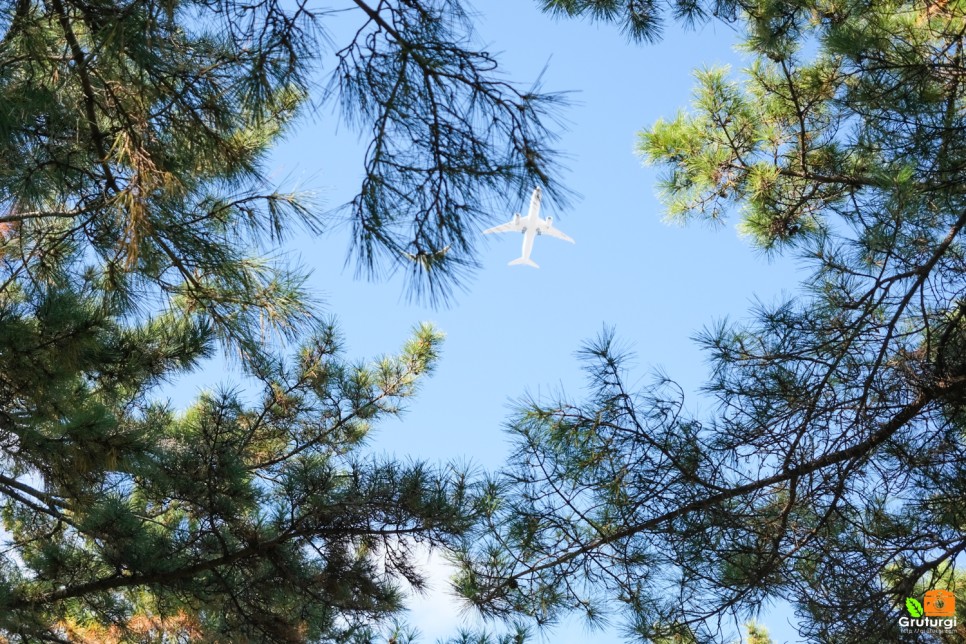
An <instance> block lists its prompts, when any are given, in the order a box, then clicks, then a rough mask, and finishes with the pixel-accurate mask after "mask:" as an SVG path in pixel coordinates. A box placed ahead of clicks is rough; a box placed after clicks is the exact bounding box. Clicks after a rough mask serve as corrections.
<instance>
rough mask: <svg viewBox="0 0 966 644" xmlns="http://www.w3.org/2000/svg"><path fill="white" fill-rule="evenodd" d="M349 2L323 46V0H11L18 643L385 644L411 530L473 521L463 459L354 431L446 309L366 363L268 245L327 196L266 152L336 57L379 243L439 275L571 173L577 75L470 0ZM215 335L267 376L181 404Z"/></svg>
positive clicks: (5, 378)
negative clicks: (514, 78) (502, 69)
mask: <svg viewBox="0 0 966 644" xmlns="http://www.w3.org/2000/svg"><path fill="white" fill-rule="evenodd" d="M353 6H354V7H355V9H356V15H357V18H358V31H356V32H354V34H350V38H349V39H348V41H347V42H343V43H339V44H331V43H330V41H329V40H328V35H327V33H326V29H325V28H326V18H327V17H328V13H327V12H326V11H324V10H319V9H314V8H312V7H310V6H309V5H307V4H306V3H305V2H302V1H296V2H292V3H277V2H274V1H272V0H265V1H256V2H237V1H235V0H217V1H208V0H200V1H195V0H185V1H178V0H175V1H169V0H163V1H155V0H135V1H131V2H128V1H117V2H115V1H111V0H108V1H100V0H94V1H88V0H45V1H39V0H37V1H34V0H17V1H15V2H9V3H6V5H5V9H4V11H3V13H2V16H0V159H2V162H0V163H2V166H3V171H2V172H0V445H2V455H0V514H2V518H3V528H4V531H5V532H4V538H5V541H6V542H7V547H6V548H5V549H4V550H3V552H2V553H0V639H4V638H6V639H8V640H16V641H88V642H109V641H160V640H165V641H168V640H171V639H174V640H178V641H183V640H191V641H196V640H201V641H236V642H240V641H359V642H362V641H370V640H371V638H373V637H375V635H374V633H375V632H376V630H378V628H379V627H380V625H381V624H384V623H386V620H387V619H389V618H391V617H393V616H395V615H396V614H398V612H399V611H400V610H401V608H402V606H403V596H404V592H405V590H406V588H407V586H415V587H417V588H419V587H421V585H422V583H423V579H424V573H423V572H422V571H421V570H419V569H418V568H417V566H416V565H415V563H414V561H415V559H414V558H413V556H412V553H413V551H414V549H415V548H417V547H429V548H434V547H443V546H448V545H449V546H451V545H452V544H454V543H455V542H457V541H458V540H459V539H460V538H461V537H462V535H464V534H465V533H466V531H467V529H468V528H469V526H470V525H471V524H472V522H473V520H474V517H475V516H476V514H475V504H474V495H473V494H472V493H471V491H472V486H471V485H470V484H469V483H468V480H467V475H466V473H465V472H464V471H462V470H460V469H459V468H455V467H447V466H429V465H427V464H424V463H421V462H399V461H394V460H387V459H374V458H371V457H367V456H366V455H365V453H364V452H362V451H360V446H361V445H362V443H363V441H364V439H365V437H366V434H367V432H368V430H369V428H370V427H371V426H372V425H373V424H374V423H377V422H379V420H380V419H382V418H385V417H387V416H391V415H394V414H396V413H397V412H398V411H399V409H400V407H401V405H402V404H403V402H404V400H405V399H406V398H407V397H408V396H410V395H411V394H412V393H413V392H414V390H415V388H416V386H417V382H418V379H419V378H420V377H422V376H424V375H425V374H427V373H429V372H430V371H431V370H432V369H433V366H434V364H435V361H436V357H437V354H438V350H439V343H440V339H441V336H440V334H439V332H437V331H435V330H434V329H432V328H431V327H420V328H417V329H416V330H415V331H414V333H413V335H412V339H411V340H410V341H409V342H408V343H407V344H406V345H405V346H404V347H403V349H402V351H401V352H400V353H399V354H398V355H396V356H387V357H384V358H379V359H376V360H374V361H369V362H365V361H353V360H349V359H347V358H346V357H345V356H344V355H343V354H342V350H341V346H340V339H339V333H338V331H337V330H336V328H335V327H334V325H333V324H332V323H331V322H328V321H326V320H323V319H322V318H321V316H320V314H319V308H318V306H317V302H316V301H315V298H314V297H313V294H312V293H309V292H308V291H307V289H306V288H305V284H304V280H305V273H304V271H302V270H301V269H299V268H298V267H291V266H289V265H287V263H286V261H285V258H284V257H279V256H273V255H272V253H273V252H274V251H275V250H276V248H277V244H278V242H279V241H280V240H282V239H283V238H284V237H285V236H286V235H289V234H291V233H292V232H293V231H294V230H297V229H298V228H299V227H301V228H302V229H307V230H308V231H310V232H313V233H315V232H319V231H320V230H321V229H322V228H323V226H324V225H325V224H327V223H328V220H325V219H324V218H323V217H322V216H321V214H320V211H319V210H318V205H317V204H312V203H311V202H307V201H305V199H304V197H303V196H301V195H296V194H289V193H286V192H284V191H282V190H280V189H278V188H277V187H276V186H273V185H272V184H271V183H270V181H269V180H268V179H267V178H266V176H265V173H264V172H263V168H262V165H263V163H264V161H265V158H266V154H267V151H268V150H269V149H270V148H271V146H273V145H274V144H275V143H276V142H277V141H278V140H279V137H281V136H283V135H284V133H285V131H286V128H287V127H289V125H290V124H291V122H292V121H293V119H295V118H296V117H297V116H298V114H299V113H300V112H302V111H304V110H305V108H306V106H308V105H309V104H310V101H311V99H312V97H311V96H310V94H309V90H310V88H311V87H312V86H313V84H317V83H318V81H319V77H318V75H317V71H316V65H318V64H319V61H320V53H321V52H328V53H329V55H330V58H331V61H330V62H331V64H330V68H329V69H327V70H325V71H326V72H328V73H329V75H330V78H331V82H330V85H329V87H328V90H327V91H324V92H321V94H320V95H319V96H316V97H315V100H316V101H321V100H322V99H323V98H328V99H329V100H333V101H336V102H338V104H339V105H340V106H341V109H342V110H343V111H344V113H345V114H346V115H348V116H349V117H351V119H352V122H353V123H354V124H356V125H357V126H358V127H359V128H360V130H361V131H363V132H365V133H366V134H367V136H368V137H369V139H370V146H369V150H368V153H367V156H366V161H365V169H366V177H365V180H364V182H363V184H362V185H361V186H360V188H359V191H358V197H357V198H356V199H355V200H354V201H353V202H352V203H351V204H349V206H348V209H347V212H348V216H349V217H350V218H351V220H352V222H353V223H354V229H355V240H356V244H357V253H356V256H357V257H358V258H359V260H360V262H361V265H362V266H363V267H365V268H367V269H372V270H374V271H378V272H380V273H381V272H385V271H388V270H392V267H393V266H395V267H406V268H407V269H408V270H410V271H412V273H413V275H414V276H415V277H416V278H417V279H416V281H414V282H413V283H412V285H411V288H412V289H414V290H416V291H419V290H420V289H425V291H426V292H427V293H428V294H429V295H430V296H431V297H435V296H442V295H445V293H446V289H447V288H449V287H451V286H453V285H454V284H457V283H458V278H459V275H460V274H459V269H461V267H470V266H472V265H473V242H474V239H475V236H474V234H472V233H473V231H474V230H475V229H476V228H478V227H479V226H478V224H479V223H480V220H481V219H482V218H485V217H489V216H490V215H489V213H488V212H487V211H485V210H484V209H483V205H484V204H486V203H488V202H489V201H490V200H493V199H495V198H497V196H499V195H502V196H503V197H506V196H507V195H509V194H511V193H513V191H514V190H518V189H519V190H522V189H524V188H525V187H529V186H530V185H532V184H533V183H540V184H542V185H544V186H545V187H546V188H547V189H548V190H549V191H550V192H551V193H553V192H555V188H554V185H555V183H554V179H553V172H552V167H553V165H552V158H551V155H550V152H549V149H548V147H547V142H548V141H549V140H551V138H552V137H551V135H550V134H549V133H548V132H547V131H546V129H545V127H544V121H543V120H541V119H543V118H544V117H545V116H546V111H545V110H546V108H549V107H552V106H553V105H554V103H555V101H556V99H555V98H554V97H553V96H547V95H544V94H541V93H539V92H537V91H530V90H524V89H520V88H518V87H517V86H515V85H512V84H510V83H509V82H508V81H506V80H505V79H503V78H502V77H500V75H499V73H498V70H497V69H496V62H495V60H494V59H493V57H492V56H490V55H489V54H487V53H486V52H483V51H477V50H476V49H474V48H473V46H472V34H471V26H470V23H469V22H468V20H467V19H466V16H465V15H464V13H463V11H462V9H461V6H460V4H459V3H457V2H449V1H440V2H425V3H423V2H408V1H404V2H380V3H379V4H372V5H371V4H368V3H366V2H362V1H358V2H355V3H353ZM317 104H318V103H317ZM557 192H558V194H560V192H559V191H557ZM383 257H385V258H388V259H389V261H390V263H389V264H385V263H383V264H379V263H378V262H377V260H378V259H380V258H383ZM219 351H223V352H226V353H228V354H229V355H230V356H232V357H234V359H236V362H237V364H238V365H239V366H240V368H241V369H242V370H243V371H244V373H245V374H246V375H247V376H248V378H249V380H250V382H252V383H254V384H253V385H252V387H251V388H249V390H248V391H242V390H237V391H236V390H228V389H218V388H217V386H216V385H217V383H215V382H213V383H211V388H210V392H209V393H206V394H203V395H202V396H201V397H200V398H199V399H198V400H197V401H196V402H194V403H193V404H192V405H191V406H190V408H188V409H187V410H175V409H173V408H171V407H170V405H168V404H166V403H162V402H158V400H157V392H158V387H159V385H161V384H163V383H165V382H167V381H170V380H171V379H174V378H176V377H178V376H179V375H180V374H183V373H185V372H186V371H188V370H190V369H193V368H195V367H196V366H197V365H198V364H199V363H200V362H201V361H202V360H203V359H205V358H206V357H208V356H210V355H212V354H213V353H215V352H219Z"/></svg>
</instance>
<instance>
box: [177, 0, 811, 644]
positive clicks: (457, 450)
mask: <svg viewBox="0 0 966 644" xmlns="http://www.w3.org/2000/svg"><path fill="white" fill-rule="evenodd" d="M347 4H351V3H347ZM476 10H477V11H478V12H479V16H478V21H477V31H478V33H477V37H478V40H479V42H480V43H481V44H482V45H483V47H484V48H485V49H487V50H488V51H491V52H499V61H500V62H501V65H502V68H503V70H504V71H505V72H506V74H507V76H508V78H510V79H512V80H515V81H518V82H521V83H525V84H526V83H530V82H532V81H533V80H535V79H536V78H537V76H538V75H539V73H540V72H541V70H543V69H544V67H545V66H546V71H545V73H544V75H543V87H544V89H546V90H548V91H564V90H573V91H574V93H573V94H572V95H571V100H572V101H573V103H574V104H573V105H572V106H571V107H570V108H568V109H567V110H566V111H565V112H564V116H565V118H566V119H567V121H568V124H567V130H566V131H563V132H561V139H560V141H559V142H558V143H557V146H558V148H559V149H560V150H561V151H562V152H563V153H565V155H566V156H567V157H568V160H567V165H568V171H567V173H566V174H565V175H564V176H563V177H562V178H563V180H564V182H565V183H566V185H567V186H568V187H570V188H571V189H573V190H574V191H576V192H577V193H579V194H580V195H581V197H580V198H579V199H577V200H575V203H574V204H573V206H572V207H571V208H569V209H568V210H566V211H558V210H555V209H554V208H553V207H552V206H551V207H548V208H545V212H544V213H543V214H551V215H553V217H554V224H555V225H556V226H558V227H559V228H560V229H561V230H563V231H564V232H566V233H567V234H568V235H570V236H571V237H573V238H574V239H575V240H576V244H575V245H571V244H567V243H565V242H561V241H559V240H555V239H551V238H547V237H543V238H538V239H537V241H536V244H535V247H534V251H533V258H534V259H535V260H536V261H537V263H539V264H540V266H541V268H540V269H539V270H535V269H532V268H529V267H526V266H512V267H511V266H507V262H508V261H509V260H511V259H514V258H516V257H518V256H519V252H520V242H521V238H520V235H516V234H513V235H511V234H505V235H498V236H488V237H487V238H486V239H485V241H484V244H483V252H482V255H481V260H482V264H483V268H482V269H481V270H480V271H478V272H477V273H476V275H475V278H474V279H473V280H472V281H471V282H470V284H469V290H468V292H467V293H464V294H461V295H458V296H457V298H456V300H455V302H454V304H453V305H452V306H451V307H450V308H447V309H442V310H434V309H431V308H428V307H425V306H422V305H420V304H418V303H409V302H407V299H406V298H405V296H404V294H403V284H402V280H401V279H388V280H385V281H383V282H379V283H370V282H366V281H360V280H356V279H354V271H353V270H352V267H351V266H350V267H349V268H346V267H345V266H344V261H345V258H346V249H347V248H348V243H349V241H348V233H347V231H345V230H332V231H329V232H327V233H326V234H323V235H322V236H321V237H319V238H309V237H306V236H303V237H301V238H299V239H298V240H296V241H295V242H294V243H293V244H292V245H291V248H290V249H289V250H290V251H291V252H292V253H293V254H294V255H296V256H297V257H298V258H299V259H300V261H301V262H302V263H303V264H304V265H305V266H307V267H308V268H310V269H311V270H312V271H313V275H312V277H311V279H310V282H309V284H310V286H311V287H312V288H313V289H315V291H316V294H317V295H318V297H320V298H321V300H322V301H323V302H324V308H325V311H326V312H330V313H333V314H335V315H336V316H337V317H338V319H339V321H340V323H341V328H342V331H343V333H344V335H345V337H346V340H347V345H348V354H349V355H350V356H353V357H358V358H362V357H368V356H375V355H378V354H382V353H387V352H393V351H395V350H396V349H397V348H398V347H399V346H400V345H401V344H402V342H403V341H404V340H405V339H406V337H407V336H408V334H409V330H410V329H411V327H412V326H413V325H414V324H416V323H418V322H420V321H431V322H433V323H435V324H436V325H437V326H438V327H439V328H440V329H441V330H442V331H443V332H445V333H446V336H447V338H446V342H445V344H444V346H443V354H442V359H441V362H440V364H439V367H438V370H437V371H436V373H435V375H434V376H433V377H432V378H431V379H430V380H427V381H426V382H425V383H424V385H423V388H422V390H421V392H420V394H419V395H418V396H417V398H416V399H415V400H413V401H412V403H411V404H410V406H409V409H408V413H407V414H406V415H405V417H404V418H403V419H402V420H401V421H399V422H391V423H384V424H383V425H381V426H379V427H378V428H377V433H376V435H375V436H374V438H373V441H372V444H371V448H372V449H373V450H375V451H377V452H384V453H390V454H395V455H397V456H400V457H406V456H412V457H414V458H419V459H424V460H430V461H442V462H445V461H452V460H456V461H461V462H466V461H470V462H473V463H475V464H478V465H479V466H481V467H485V468H490V469H493V468H497V467H499V466H500V464H501V463H502V460H503V458H504V456H505V454H506V452H507V450H508V441H507V436H506V434H505V433H504V430H503V425H504V422H505V420H506V418H507V416H508V413H509V409H510V406H511V404H512V401H513V400H515V399H517V398H519V397H521V396H522V395H523V394H524V393H526V392H530V393H532V394H537V393H544V394H555V393H558V392H560V391H565V392H567V394H569V395H570V396H572V397H579V396H581V395H582V393H583V380H582V376H581V372H580V369H579V363H578V361H577V359H576V358H575V356H574V353H575V351H577V350H578V349H579V348H580V346H581V344H582V343H583V342H585V341H586V340H589V339H591V338H593V337H594V336H595V335H596V334H598V333H599V332H600V330H601V329H602V328H603V326H604V325H611V326H614V327H615V328H616V331H617V335H618V337H619V338H620V339H621V340H622V341H623V342H624V344H625V345H626V346H629V347H630V348H632V349H633V350H634V352H635V353H636V356H637V359H636V364H635V368H636V375H637V376H639V377H640V378H641V379H642V380H646V379H647V378H648V377H649V375H650V374H651V373H653V372H654V371H655V370H656V369H662V370H663V371H665V372H666V373H667V374H668V375H670V376H671V377H672V378H674V379H675V380H677V381H678V382H679V383H680V384H681V385H682V386H683V387H684V389H685V391H686V392H688V394H689V395H688V405H689V407H690V408H691V409H709V408H710V407H711V406H712V402H711V401H710V400H708V399H701V398H700V397H699V396H697V395H696V393H695V392H696V390H697V388H698V387H699V386H700V385H701V383H702V382H703V381H704V379H705V377H706V374H707V364H706V360H705V356H704V355H702V354H701V352H700V351H698V349H697V347H696V345H695V343H694V342H693V341H692V339H691V338H692V337H693V336H694V335H695V334H696V333H698V332H700V331H701V330H702V329H703V328H705V327H706V326H709V325H711V324H713V323H714V322H715V321H717V320H720V319H722V318H724V317H729V318H738V319H740V318H743V317H745V316H746V315H747V311H748V309H749V307H750V305H751V304H752V303H753V301H754V300H755V299H756V298H758V299H761V300H763V301H765V302H771V301H773V300H775V299H777V298H778V297H780V296H781V294H782V293H783V292H784V293H786V294H787V293H791V292H792V291H794V290H795V285H796V283H797V281H798V279H799V277H798V276H797V275H796V272H795V266H794V264H793V263H792V262H790V261H788V260H775V259H768V258H765V257H764V256H762V255H761V253H759V252H757V251H755V250H754V249H753V248H752V247H751V246H750V245H749V244H748V243H747V242H746V241H745V240H743V239H742V238H740V237H739V236H738V234H737V233H736V231H735V228H734V223H735V222H734V221H731V222H729V223H728V224H726V225H725V226H724V227H722V228H719V229H716V230H715V229H709V228H708V227H707V226H705V225H702V224H697V225H692V226H689V227H686V228H684V227H678V226H672V225H668V224H666V223H664V221H663V219H662V210H661V206H660V204H659V202H658V199H657V196H656V190H655V178H656V173H655V171H654V169H652V168H645V167H642V164H641V161H640V159H639V158H638V157H636V156H635V155H634V154H633V147H634V142H635V137H636V133H637V132H638V131H639V130H640V129H641V128H643V127H645V126H647V125H650V124H652V123H653V122H654V121H656V120H657V119H658V118H660V117H665V118H672V117H673V116H674V114H675V113H676V112H677V110H678V109H680V108H682V107H685V106H686V105H687V104H688V102H689V101H690V100H691V91H692V87H693V84H694V83H693V77H692V72H693V70H695V69H699V68H702V67H708V66H715V65H720V64H731V65H732V66H733V67H734V68H736V69H737V68H740V67H741V66H742V60H741V57H740V55H739V54H738V53H736V51H735V49H734V47H733V46H734V44H735V42H736V40H737V36H736V34H735V33H734V32H732V31H731V30H730V29H728V28H727V27H725V26H723V25H721V24H715V23H711V24H709V25H706V26H704V27H703V28H700V29H699V30H698V31H696V32H689V33H686V32H682V31H681V30H680V29H678V28H677V27H676V26H675V25H672V24H668V25H667V30H666V34H665V38H664V40H663V42H661V43H659V44H656V45H633V44H630V43H628V42H626V40H625V39H624V38H622V37H621V36H620V34H619V32H618V30H617V29H616V28H615V27H613V26H600V27H597V26H592V25H589V24H587V23H582V22H578V21H573V20H553V19H552V18H550V17H549V16H547V15H545V14H542V13H541V12H540V11H539V10H538V8H537V3H536V2H534V1H532V0H488V1H487V2H485V3H484V2H480V3H478V4H477V6H476ZM360 19H361V15H360V14H358V12H347V13H346V14H345V15H343V16H341V17H340V18H339V22H340V23H341V24H344V25H351V24H354V21H358V20H360ZM339 31H341V29H339V30H337V31H336V32H335V33H333V34H332V35H333V37H334V39H335V41H336V43H337V44H338V43H339V42H340V40H339ZM328 63H329V64H331V61H328ZM325 64H326V61H325V60H323V66H324V65H325ZM361 161H362V148H361V146H360V143H359V139H358V136H357V135H356V134H355V133H353V132H352V131H351V130H349V129H348V128H347V127H346V125H345V124H340V123H339V119H337V118H336V117H335V116H334V114H333V111H332V110H331V109H329V108H323V109H322V110H321V111H319V112H318V113H317V114H316V115H314V116H313V117H311V118H306V119H304V120H303V121H301V122H300V124H299V125H298V127H296V128H295V129H294V130H293V132H292V133H291V135H290V136H289V137H288V139H287V140H286V142H285V143H284V144H283V145H282V146H281V147H279V148H278V149H277V151H276V153H275V154H274V155H273V158H272V162H271V164H270V167H271V171H272V174H273V176H274V177H276V178H278V179H279V180H282V179H284V180H285V184H286V185H288V186H289V187H291V186H296V187H299V188H301V189H303V190H309V191H312V192H314V193H315V194H316V199H317V200H318V201H319V202H320V203H321V205H322V206H323V207H324V208H333V207H335V206H337V205H339V204H341V203H344V202H346V201H348V200H349V199H351V197H352V196H353V194H354V191H355V190H357V189H358V186H359V182H360V180H361V177H362V163H361ZM517 210H520V211H522V212H524V213H525V212H526V203H524V200H522V199H521V203H520V204H519V205H518V207H517ZM497 215H499V217H498V219H499V220H500V221H501V222H502V221H503V220H504V219H509V217H510V215H512V212H507V213H497ZM211 373H212V370H207V371H206V372H204V373H199V374H195V375H193V376H192V377H190V378H186V379H185V380H184V381H183V382H181V383H179V384H178V386H177V390H176V392H175V393H174V395H173V399H174V400H175V402H177V403H179V404H181V403H184V402H187V400H188V399H189V398H190V397H193V396H194V395H195V394H196V393H197V390H198V388H199V387H200V386H202V384H203V383H204V384H206V385H211V384H212V378H211ZM219 375H222V374H219ZM233 379H234V380H233ZM238 380H239V377H238V376H230V375H228V376H227V380H225V381H224V382H229V383H230V382H238ZM435 565H436V564H435V563H434V566H435ZM436 585H437V586H439V587H444V586H445V582H444V580H443V579H440V580H439V581H438V582H437V584H436ZM442 590H445V589H444V588H442ZM442 590H441V592H439V593H437V594H434V595H432V596H430V597H428V598H426V599H424V600H421V601H420V602H418V603H417V605H416V606H415V607H414V610H413V612H412V614H411V615H410V618H411V620H412V622H413V624H414V625H415V626H417V627H419V628H420V630H421V631H422V632H423V633H424V635H425V637H424V639H423V641H425V642H434V641H435V640H436V638H437V637H442V636H445V635H447V634H451V633H452V631H453V625H454V624H458V623H459V617H458V616H457V606H456V605H455V603H454V602H453V601H451V600H449V599H447V597H446V595H445V593H444V592H442ZM791 618H792V616H791V614H790V613H789V611H788V610H787V609H782V608H778V609H774V608H773V609H767V608H766V612H765V613H764V614H763V615H762V617H761V621H763V622H764V623H765V625H766V626H767V627H768V628H769V630H770V632H771V634H772V636H773V638H774V640H775V642H776V643H779V642H786V641H788V642H794V641H796V636H795V632H794V630H792V629H791V628H790V627H789V626H788V624H787V623H786V621H787V620H789V619H791ZM546 641H553V642H559V643H561V644H573V643H577V642H580V643H588V644H593V643H603V642H616V641H619V636H618V635H617V633H616V632H613V631H605V632H597V633H588V632H587V631H585V630H583V628H582V627H581V626H580V625H579V624H577V625H574V624H569V625H568V626H566V627H564V628H561V629H558V630H557V631H555V632H553V633H550V634H549V635H547V637H546Z"/></svg>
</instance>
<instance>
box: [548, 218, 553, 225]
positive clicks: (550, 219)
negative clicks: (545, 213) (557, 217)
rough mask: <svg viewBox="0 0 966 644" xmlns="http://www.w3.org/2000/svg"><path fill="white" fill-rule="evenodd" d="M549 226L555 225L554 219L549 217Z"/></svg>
mask: <svg viewBox="0 0 966 644" xmlns="http://www.w3.org/2000/svg"><path fill="white" fill-rule="evenodd" d="M547 225H548V226H552V225H553V217H547Z"/></svg>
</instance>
